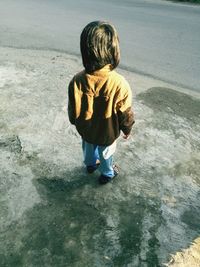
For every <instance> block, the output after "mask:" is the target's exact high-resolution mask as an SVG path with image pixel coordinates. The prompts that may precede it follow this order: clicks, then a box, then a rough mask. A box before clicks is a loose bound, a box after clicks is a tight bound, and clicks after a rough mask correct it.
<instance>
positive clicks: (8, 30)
mask: <svg viewBox="0 0 200 267" xmlns="http://www.w3.org/2000/svg"><path fill="white" fill-rule="evenodd" d="M92 20H108V21H111V22H113V23H114V24H115V26H116V28H117V29H118V32H119V35H120V40H121V52H122V60H121V67H123V68H126V69H129V70H132V71H135V72H138V73H142V74H145V75H150V76H153V77H156V78H159V79H161V80H164V81H168V82H171V83H173V84H177V85H181V86H184V87H187V88H189V89H194V90H200V86H199V85H200V52H199V51H200V49H199V48H200V7H199V6H194V5H183V4H175V3H171V2H166V1H164V0H163V1H160V0H157V1H156V0H154V1H152V0H149V1H147V0H146V1H144V0H138V1H136V0H129V1H128V0H123V1H122V0H121V1H119V0H109V1H107V0H101V1H98V0H84V1H83V0H59V1H53V0H18V1H16V0H0V46H11V47H20V48H21V47H23V48H42V49H55V50H62V51H65V52H68V53H72V54H79V35H80V32H81V30H82V28H83V27H84V26H85V25H86V24H87V23H88V22H90V21H92Z"/></svg>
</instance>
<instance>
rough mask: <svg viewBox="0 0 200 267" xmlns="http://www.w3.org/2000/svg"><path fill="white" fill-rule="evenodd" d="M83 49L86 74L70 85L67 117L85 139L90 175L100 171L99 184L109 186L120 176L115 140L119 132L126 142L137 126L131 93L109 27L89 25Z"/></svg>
mask: <svg viewBox="0 0 200 267" xmlns="http://www.w3.org/2000/svg"><path fill="white" fill-rule="evenodd" d="M80 48H81V55H82V62H83V66H84V70H83V71H81V72H80V73H78V74H76V75H75V76H74V77H73V79H72V80H71V81H70V84H69V88H68V115H69V120H70V122H71V123H72V124H74V125H75V126H76V129H77V131H78V133H79V134H80V135H81V137H82V149H83V155H84V163H85V165H86V169H87V172H88V173H92V172H94V171H95V170H96V169H97V168H98V170H99V171H100V173H101V175H100V176H99V183H100V184H106V183H107V182H109V181H111V180H112V179H113V178H114V177H115V176H116V175H117V174H118V168H117V166H116V165H114V164H113V154H114V152H115V148H116V139H117V138H118V137H119V135H120V131H122V132H123V134H124V138H125V139H127V138H128V136H129V135H130V132H131V128H132V126H133V124H134V116H133V112H132V109H131V105H132V92H131V89H130V86H129V84H128V82H127V81H126V80H125V79H124V77H123V76H122V75H120V74H118V73H117V72H116V71H115V70H114V69H115V68H116V67H117V65H118V64H119V60H120V49H119V39H118V34H117V32H116V30H115V28H114V27H113V26H112V25H111V24H110V23H107V22H104V21H94V22H91V23H89V24H88V25H87V26H86V27H85V28H84V29H83V31H82V33H81V38H80Z"/></svg>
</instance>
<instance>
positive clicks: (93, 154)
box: [82, 140, 99, 166]
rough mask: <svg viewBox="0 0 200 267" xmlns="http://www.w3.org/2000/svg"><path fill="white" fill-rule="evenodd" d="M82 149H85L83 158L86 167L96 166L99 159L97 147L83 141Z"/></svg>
mask: <svg viewBox="0 0 200 267" xmlns="http://www.w3.org/2000/svg"><path fill="white" fill-rule="evenodd" d="M82 149H83V157H84V163H85V165H86V166H95V165H96V161H97V160H98V159H99V153H98V148H97V145H93V144H90V143H88V142H86V141H84V140H82Z"/></svg>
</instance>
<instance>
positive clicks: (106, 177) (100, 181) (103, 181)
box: [99, 165, 119, 184]
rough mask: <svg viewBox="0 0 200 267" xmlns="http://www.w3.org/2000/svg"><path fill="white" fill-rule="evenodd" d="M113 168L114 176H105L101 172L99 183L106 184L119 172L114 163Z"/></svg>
mask: <svg viewBox="0 0 200 267" xmlns="http://www.w3.org/2000/svg"><path fill="white" fill-rule="evenodd" d="M113 170H114V176H113V177H109V176H105V175H103V174H101V175H100V176H99V183H100V184H107V183H108V182H110V181H111V180H113V179H114V178H115V177H116V176H117V175H118V174H119V168H118V167H117V166H116V165H113Z"/></svg>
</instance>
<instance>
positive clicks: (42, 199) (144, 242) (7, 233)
mask: <svg viewBox="0 0 200 267" xmlns="http://www.w3.org/2000/svg"><path fill="white" fill-rule="evenodd" d="M34 53H36V55H35V54H34ZM3 54H4V56H3ZM10 55H12V57H10ZM36 56H37V64H36V61H35V57H36ZM11 58H12V60H11ZM1 59H2V60H1V62H2V63H1V66H0V74H1V84H0V90H1V99H0V101H1V106H0V166H1V169H0V266H9V267H10V266H12V267H17V266H20V267H21V266H29V267H31V266H35V267H36V266H37V267H40V266H48V267H49V266H52V267H53V266H92V267H93V266H97V267H100V266H109V267H110V266H119V267H121V266H129V267H130V266H137V267H138V266H141V267H143V266H144V267H146V266H147V267H153V266H161V265H162V263H164V262H167V261H168V260H169V258H170V254H171V253H175V252H176V251H179V250H181V249H183V248H186V247H188V246H189V244H190V242H192V241H193V240H194V239H195V238H197V237H198V236H199V235H200V225H199V221H200V209H199V208H200V191H199V184H200V179H199V171H200V167H199V166H200V164H199V163H200V162H199V161H200V160H199V159H200V155H199V151H200V150H199V146H200V142H199V141H200V124H199V122H200V116H199V111H200V101H199V100H197V99H195V98H192V97H191V96H188V95H184V94H181V93H178V92H176V91H173V90H171V89H169V88H160V87H159V88H158V87H155V88H150V89H149V90H147V91H145V92H143V93H140V94H137V95H136V96H135V98H134V107H135V113H136V125H135V127H134V130H133V133H132V136H131V138H130V139H129V140H128V141H124V140H123V139H121V138H120V139H119V140H118V145H117V146H118V147H117V152H116V155H115V160H116V162H117V163H118V165H119V166H120V175H119V176H118V177H117V178H116V179H115V180H113V182H111V183H109V184H107V185H105V186H99V185H98V183H97V178H98V175H99V174H98V172H97V173H95V174H92V175H87V174H86V173H85V170H84V168H83V165H82V154H81V141H80V138H79V136H78V134H77V133H76V131H75V129H74V127H73V126H71V125H70V124H69V121H68V118H67V114H66V110H65V109H64V108H63V107H64V106H65V104H66V97H67V96H66V80H67V82H68V81H69V79H70V78H71V76H72V74H73V73H74V72H76V71H77V70H78V69H79V66H80V65H79V63H77V62H78V61H77V59H76V58H75V57H71V56H67V55H64V54H56V53H55V54H54V53H47V52H46V53H45V52H41V53H40V52H39V51H38V52H32V51H25V50H22V51H17V50H9V56H8V55H7V56H5V53H2V54H1ZM55 66H56V67H55ZM69 66H70V68H69ZM15 77H16V78H15Z"/></svg>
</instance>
